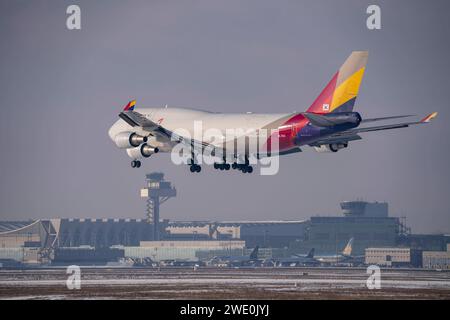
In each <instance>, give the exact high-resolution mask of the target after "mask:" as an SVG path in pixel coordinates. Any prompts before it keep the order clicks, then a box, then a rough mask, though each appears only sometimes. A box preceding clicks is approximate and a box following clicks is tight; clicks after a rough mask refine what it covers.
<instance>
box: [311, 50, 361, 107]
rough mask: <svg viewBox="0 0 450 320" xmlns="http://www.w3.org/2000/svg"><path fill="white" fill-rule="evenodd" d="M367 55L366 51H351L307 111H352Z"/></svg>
mask: <svg viewBox="0 0 450 320" xmlns="http://www.w3.org/2000/svg"><path fill="white" fill-rule="evenodd" d="M368 57H369V52H368V51H353V52H352V53H351V54H350V56H349V57H348V58H347V60H345V62H344V64H343V65H342V66H341V67H340V69H339V70H338V72H336V74H335V75H334V76H333V78H332V79H331V80H330V82H329V83H328V84H327V86H326V87H325V88H324V89H323V90H322V92H321V93H320V95H319V96H318V97H317V99H316V100H315V101H314V102H313V104H312V105H311V106H310V107H309V109H308V110H307V112H313V113H332V112H350V111H353V107H354V106H355V101H356V97H357V96H358V92H359V87H360V85H361V81H362V79H363V76H364V71H365V69H366V64H367V59H368Z"/></svg>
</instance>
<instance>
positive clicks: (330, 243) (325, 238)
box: [291, 201, 407, 255]
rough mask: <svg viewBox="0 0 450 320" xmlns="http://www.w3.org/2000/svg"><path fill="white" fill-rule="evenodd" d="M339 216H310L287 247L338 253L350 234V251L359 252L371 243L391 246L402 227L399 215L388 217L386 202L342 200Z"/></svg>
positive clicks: (298, 250) (303, 251) (360, 253)
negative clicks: (297, 238) (303, 232)
mask: <svg viewBox="0 0 450 320" xmlns="http://www.w3.org/2000/svg"><path fill="white" fill-rule="evenodd" d="M341 209H342V213H343V215H342V216H323V217H311V219H310V220H309V221H308V222H307V225H306V228H305V235H304V237H303V239H299V240H298V241H296V242H293V243H291V251H293V252H298V253H307V252H308V251H309V250H310V249H311V248H314V249H315V250H316V253H317V254H318V255H320V254H337V253H340V252H341V251H342V250H343V249H344V247H345V246H346V244H347V243H348V241H349V240H350V239H351V238H353V239H354V241H353V252H352V254H356V255H363V254H364V250H365V249H366V248H368V247H373V246H380V247H385V246H395V245H396V241H397V239H398V238H399V237H400V235H404V234H406V232H407V231H406V228H405V227H403V225H402V224H401V222H400V219H399V218H396V217H389V212H388V204H387V203H384V202H383V203H380V202H373V203H370V202H365V201H345V202H342V203H341Z"/></svg>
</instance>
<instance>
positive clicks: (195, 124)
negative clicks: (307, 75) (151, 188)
mask: <svg viewBox="0 0 450 320" xmlns="http://www.w3.org/2000/svg"><path fill="white" fill-rule="evenodd" d="M135 111H137V112H139V113H140V114H142V115H144V116H145V117H146V118H147V119H149V120H151V121H152V122H154V123H156V124H159V125H161V126H162V127H164V128H165V129H167V130H170V131H172V132H180V133H181V135H182V136H183V137H186V135H188V134H189V135H190V137H192V138H194V139H195V140H197V141H203V142H206V143H208V144H212V145H215V146H223V145H224V143H225V145H226V148H227V149H230V150H231V149H233V148H232V147H235V146H234V140H235V139H237V138H242V136H246V137H249V136H251V137H255V131H256V132H258V134H259V131H260V130H261V129H263V128H267V127H269V128H270V127H271V124H275V128H272V129H277V128H278V127H277V125H276V122H277V121H278V120H280V119H283V118H286V117H289V116H290V115H291V114H288V113H284V114H253V113H240V114H237V113H214V112H207V111H200V110H194V109H184V108H170V107H169V108H139V109H136V110H135ZM127 131H133V132H136V133H138V134H140V135H145V136H148V132H147V131H144V130H142V129H140V128H137V127H131V126H130V125H129V124H127V123H126V122H125V121H123V120H122V119H119V120H118V121H117V122H116V123H115V124H114V125H113V126H112V127H111V128H110V130H109V136H110V137H111V139H112V140H114V138H115V136H116V135H117V134H119V133H121V132H127ZM220 134H221V135H222V137H221V138H220V139H218V137H217V136H218V135H220ZM268 134H269V135H270V131H268ZM199 135H200V136H199ZM264 142H265V141H264ZM149 144H150V145H152V146H155V147H158V148H159V150H160V151H163V152H170V151H171V150H172V148H173V146H174V145H175V143H170V141H167V140H164V139H158V138H157V137H152V136H149ZM228 144H230V145H228ZM231 144H233V146H231ZM243 148H245V146H244V145H242V146H241V147H240V146H238V147H237V149H236V151H234V152H237V153H242V152H245V150H243Z"/></svg>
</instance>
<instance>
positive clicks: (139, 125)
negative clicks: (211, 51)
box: [109, 51, 437, 173]
mask: <svg viewBox="0 0 450 320" xmlns="http://www.w3.org/2000/svg"><path fill="white" fill-rule="evenodd" d="M367 59H368V52H367V51H355V52H352V53H351V55H350V56H349V57H348V58H347V60H346V61H345V62H344V64H343V65H342V66H341V68H340V69H339V70H338V71H337V72H336V73H335V74H334V75H333V77H332V78H331V80H330V82H329V83H328V84H327V85H326V87H325V88H324V89H323V91H322V92H321V93H320V95H319V96H318V97H317V98H316V100H315V101H314V102H313V103H312V105H311V106H310V107H309V108H308V109H307V110H306V111H305V112H293V113H278V114H256V113H255V114H254V113H248V112H247V113H239V114H237V113H216V112H208V111H201V110H196V109H186V108H175V107H167V106H166V107H163V108H136V101H135V100H133V101H130V102H129V103H128V104H127V105H126V106H125V108H124V109H123V111H122V112H120V114H119V117H120V119H119V120H118V121H117V122H116V123H114V125H113V126H112V127H111V128H110V129H109V136H110V138H111V139H112V140H113V142H114V143H115V144H116V145H117V147H119V148H121V149H125V150H126V152H127V154H128V156H129V157H130V158H131V159H132V162H131V166H132V167H133V168H135V167H137V168H138V167H140V166H141V160H142V159H145V158H148V157H150V156H151V155H153V154H156V153H158V152H172V153H175V152H176V150H177V149H176V148H177V147H178V148H179V147H180V146H181V147H182V148H186V149H187V150H188V151H187V152H186V153H187V154H188V156H187V157H186V161H185V163H186V164H188V165H189V166H190V171H191V172H200V171H201V166H200V164H201V162H199V160H198V158H199V157H200V156H203V155H205V153H207V154H208V155H210V156H212V157H213V159H214V168H215V169H220V170H230V168H233V169H237V170H240V171H241V172H243V173H251V172H252V171H253V167H252V164H254V163H255V162H257V160H256V161H254V159H262V158H267V157H271V156H274V155H285V154H291V153H296V152H301V151H302V150H301V147H306V146H310V147H313V148H314V149H315V150H316V151H318V152H337V151H339V150H340V149H344V148H347V147H348V145H349V142H351V141H355V140H360V139H362V138H361V136H360V134H362V133H365V132H372V131H380V130H389V129H396V128H405V127H409V126H410V125H416V124H425V123H428V122H430V121H431V120H432V119H433V118H435V117H436V115H437V112H433V113H431V114H430V115H428V116H426V117H424V118H423V119H422V120H418V121H417V120H416V121H409V122H399V123H394V124H384V125H376V126H367V124H368V123H372V122H378V121H383V120H392V119H399V118H405V117H409V116H410V115H400V116H387V117H380V118H369V119H365V118H363V117H362V116H361V115H360V114H359V113H358V112H355V111H353V109H354V106H355V101H356V98H357V96H358V92H359V88H360V84H361V81H362V79H363V75H364V71H365V69H366V63H367ZM199 124H201V125H199ZM180 129H181V131H180ZM213 129H214V130H215V131H216V132H219V134H218V135H215V136H213V137H209V138H205V135H204V133H206V132H207V131H208V130H213ZM237 129H241V130H237ZM233 130H234V131H233ZM198 131H200V135H199V134H198ZM229 132H233V134H229ZM264 132H269V133H268V134H265V133H264ZM198 137H199V138H198ZM238 140H239V141H241V142H242V141H243V143H238ZM275 142H276V143H275ZM251 145H256V147H255V148H251V147H250V146H251ZM186 149H183V150H186ZM250 159H252V162H251V163H250Z"/></svg>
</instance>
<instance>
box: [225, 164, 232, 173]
mask: <svg viewBox="0 0 450 320" xmlns="http://www.w3.org/2000/svg"><path fill="white" fill-rule="evenodd" d="M230 167H231V166H230V164H229V163H225V170H227V171H228V170H230Z"/></svg>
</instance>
